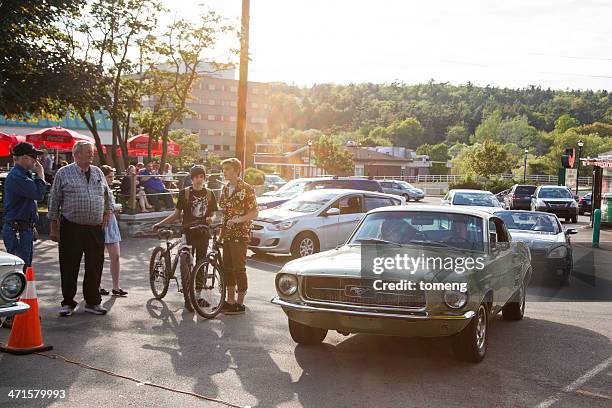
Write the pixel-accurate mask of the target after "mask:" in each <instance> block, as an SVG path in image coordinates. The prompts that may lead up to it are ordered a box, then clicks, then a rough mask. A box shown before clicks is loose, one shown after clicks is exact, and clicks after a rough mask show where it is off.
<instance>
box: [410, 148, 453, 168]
mask: <svg viewBox="0 0 612 408" xmlns="http://www.w3.org/2000/svg"><path fill="white" fill-rule="evenodd" d="M416 153H417V154H426V155H427V156H429V160H431V161H432V162H434V163H432V165H431V170H430V171H431V174H448V167H447V165H446V163H447V162H448V160H449V159H450V156H449V154H448V146H447V145H446V144H445V143H438V144H435V145H430V144H424V145H421V146H419V148H417V150H416Z"/></svg>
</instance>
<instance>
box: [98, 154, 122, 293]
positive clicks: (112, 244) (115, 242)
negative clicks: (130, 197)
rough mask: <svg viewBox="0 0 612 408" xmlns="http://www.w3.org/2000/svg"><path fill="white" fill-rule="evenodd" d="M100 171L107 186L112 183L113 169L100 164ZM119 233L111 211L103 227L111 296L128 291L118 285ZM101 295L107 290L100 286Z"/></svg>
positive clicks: (113, 205)
mask: <svg viewBox="0 0 612 408" xmlns="http://www.w3.org/2000/svg"><path fill="white" fill-rule="evenodd" d="M100 169H101V170H102V173H104V177H106V183H107V184H108V185H109V186H112V185H113V180H114V178H115V169H113V168H112V167H111V166H107V165H106V164H105V165H103V166H100ZM111 207H112V208H113V209H114V208H115V202H114V200H113V202H112V203H111ZM120 243H121V234H120V233H119V224H117V218H116V217H115V213H114V212H113V213H112V214H111V216H110V218H109V220H108V223H107V224H106V227H104V245H105V246H106V250H107V251H108V256H109V257H110V270H111V276H112V278H113V296H126V295H127V294H128V293H127V292H126V291H124V290H123V289H121V288H120V287H119V266H120V257H121V252H120V249H121V246H120ZM100 294H101V295H108V294H109V292H108V290H106V289H104V288H100Z"/></svg>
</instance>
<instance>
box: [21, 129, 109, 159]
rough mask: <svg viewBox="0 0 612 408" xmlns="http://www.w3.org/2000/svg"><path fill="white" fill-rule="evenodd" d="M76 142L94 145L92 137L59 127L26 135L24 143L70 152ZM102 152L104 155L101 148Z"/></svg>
mask: <svg viewBox="0 0 612 408" xmlns="http://www.w3.org/2000/svg"><path fill="white" fill-rule="evenodd" d="M78 140H86V141H88V142H91V143H93V144H94V148H95V142H94V138H93V137H89V136H86V135H82V134H80V133H77V132H75V131H74V130H70V129H65V128H63V127H60V126H55V127H50V128H45V129H39V130H37V131H35V132H32V133H30V134H29V135H26V141H27V142H30V143H32V144H33V145H34V146H35V147H37V148H40V147H41V146H43V145H44V147H46V148H48V149H57V150H58V151H71V150H72V146H74V142H76V141H78ZM103 152H105V153H106V148H104V146H103Z"/></svg>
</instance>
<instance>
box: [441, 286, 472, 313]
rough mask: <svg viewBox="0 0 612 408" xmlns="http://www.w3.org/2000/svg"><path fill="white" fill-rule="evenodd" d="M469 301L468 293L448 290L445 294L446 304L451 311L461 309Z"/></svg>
mask: <svg viewBox="0 0 612 408" xmlns="http://www.w3.org/2000/svg"><path fill="white" fill-rule="evenodd" d="M467 301H468V294H467V292H460V291H458V290H447V291H445V292H444V303H446V306H448V307H450V308H451V309H461V308H462V307H463V306H465V304H466V303H467Z"/></svg>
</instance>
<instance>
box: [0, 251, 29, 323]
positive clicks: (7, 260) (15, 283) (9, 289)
mask: <svg viewBox="0 0 612 408" xmlns="http://www.w3.org/2000/svg"><path fill="white" fill-rule="evenodd" d="M25 288H26V278H25V275H24V274H23V261H22V260H21V258H18V257H16V256H14V255H11V254H9V253H6V252H3V251H0V319H2V320H4V319H5V318H7V317H10V316H14V315H17V314H20V313H24V312H26V311H27V310H28V309H29V308H30V306H28V305H27V304H25V303H23V302H19V301H18V300H19V296H21V294H22V293H23V291H24V290H25Z"/></svg>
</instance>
